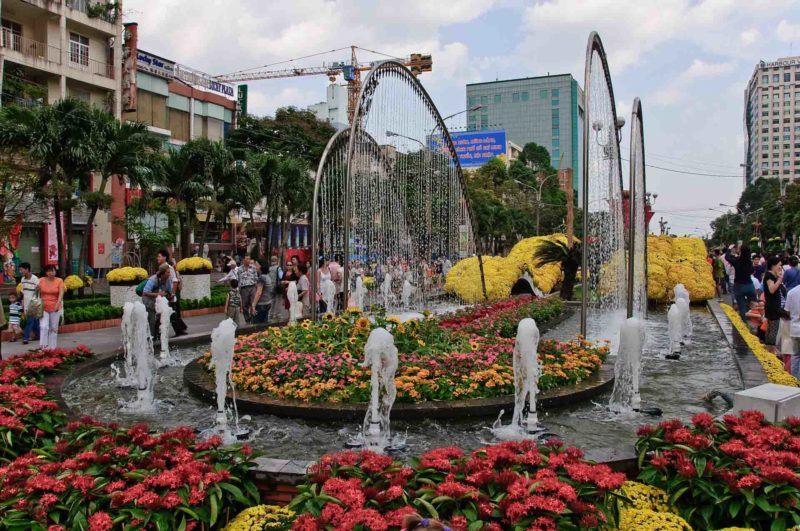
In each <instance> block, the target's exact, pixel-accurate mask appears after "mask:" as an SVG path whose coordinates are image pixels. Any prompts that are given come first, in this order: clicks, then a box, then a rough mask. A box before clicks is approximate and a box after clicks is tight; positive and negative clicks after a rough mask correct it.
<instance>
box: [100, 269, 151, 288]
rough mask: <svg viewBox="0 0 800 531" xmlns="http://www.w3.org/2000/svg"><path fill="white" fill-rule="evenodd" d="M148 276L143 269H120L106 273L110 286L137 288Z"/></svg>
mask: <svg viewBox="0 0 800 531" xmlns="http://www.w3.org/2000/svg"><path fill="white" fill-rule="evenodd" d="M147 276H148V275H147V271H146V270H145V269H143V268H141V267H118V268H117V269H112V270H111V271H109V272H108V273H106V280H107V281H108V284H109V285H110V286H136V285H137V284H139V283H140V282H141V281H142V280H144V279H146V278H147Z"/></svg>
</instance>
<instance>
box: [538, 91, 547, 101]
mask: <svg viewBox="0 0 800 531" xmlns="http://www.w3.org/2000/svg"><path fill="white" fill-rule="evenodd" d="M539 97H540V98H541V99H543V100H546V99H547V89H542V90H540V91H539Z"/></svg>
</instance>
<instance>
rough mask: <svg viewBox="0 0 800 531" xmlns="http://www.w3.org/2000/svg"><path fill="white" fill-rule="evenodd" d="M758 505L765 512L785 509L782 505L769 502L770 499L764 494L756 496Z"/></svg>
mask: <svg viewBox="0 0 800 531" xmlns="http://www.w3.org/2000/svg"><path fill="white" fill-rule="evenodd" d="M756 505H757V506H758V507H759V508H760V509H761V510H762V511H764V512H765V513H776V512H780V511H782V510H783V509H782V508H781V507H778V506H777V505H772V504H771V503H769V500H767V498H765V497H764V496H759V497H758V498H756Z"/></svg>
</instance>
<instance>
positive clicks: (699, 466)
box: [694, 457, 706, 477]
mask: <svg viewBox="0 0 800 531" xmlns="http://www.w3.org/2000/svg"><path fill="white" fill-rule="evenodd" d="M694 468H695V470H697V477H703V472H705V470H706V458H705V457H698V458H697V459H695V460H694Z"/></svg>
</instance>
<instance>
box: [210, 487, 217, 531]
mask: <svg viewBox="0 0 800 531" xmlns="http://www.w3.org/2000/svg"><path fill="white" fill-rule="evenodd" d="M208 500H209V502H211V517H210V519H209V522H208V523H210V524H211V525H212V526H213V525H214V524H215V523H217V511H218V510H219V508H218V507H217V497H216V496H215V495H214V494H212V495H211V496H209V497H208Z"/></svg>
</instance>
